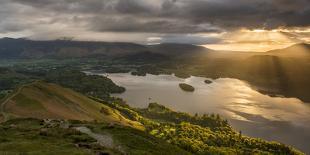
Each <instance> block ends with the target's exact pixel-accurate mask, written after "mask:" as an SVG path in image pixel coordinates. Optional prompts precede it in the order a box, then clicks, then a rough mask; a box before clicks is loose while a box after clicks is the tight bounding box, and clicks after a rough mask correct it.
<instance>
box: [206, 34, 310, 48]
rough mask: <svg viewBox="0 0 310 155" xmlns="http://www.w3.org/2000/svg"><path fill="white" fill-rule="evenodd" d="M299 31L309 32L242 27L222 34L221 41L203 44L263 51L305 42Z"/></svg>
mask: <svg viewBox="0 0 310 155" xmlns="http://www.w3.org/2000/svg"><path fill="white" fill-rule="evenodd" d="M300 33H304V34H305V33H310V29H307V30H287V29H275V30H263V29H254V30H248V29H242V30H239V31H236V32H232V33H226V34H223V36H222V38H223V40H224V41H223V42H221V43H217V44H208V45H204V46H205V47H207V48H211V49H215V50H229V51H231V50H233V51H255V52H265V51H269V50H273V49H280V48H285V47H288V46H291V45H293V44H296V43H299V42H307V41H309V38H308V36H307V35H305V36H304V37H302V36H300Z"/></svg>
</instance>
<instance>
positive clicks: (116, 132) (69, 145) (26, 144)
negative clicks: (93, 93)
mask: <svg viewBox="0 0 310 155" xmlns="http://www.w3.org/2000/svg"><path fill="white" fill-rule="evenodd" d="M63 123H64V122H63V121H53V123H47V122H44V121H42V120H38V119H14V120H9V121H7V122H5V123H2V124H0V154H51V155H53V154H55V155H58V154H99V153H109V154H111V155H114V154H122V153H121V152H126V153H127V154H132V155H141V154H158V155H159V154H160V155H166V154H167V155H169V154H180V155H183V154H190V153H188V152H186V151H184V150H182V149H180V148H178V147H176V146H173V145H171V144H168V143H166V142H165V141H162V140H160V139H157V138H154V137H152V136H150V135H148V134H147V133H145V132H143V131H140V130H136V129H133V128H130V127H124V126H118V125H113V126H111V125H109V124H106V123H94V122H93V123H91V122H79V121H70V122H65V123H69V124H70V126H69V128H63V127H62V124H63ZM79 126H87V127H89V128H90V129H91V130H92V131H94V132H95V133H98V134H101V133H103V134H106V133H109V134H110V135H112V136H113V139H114V141H115V143H116V145H117V146H116V147H115V148H107V147H104V146H100V145H99V144H98V143H96V140H95V139H92V138H91V137H89V136H88V135H86V134H83V133H80V132H78V131H77V130H75V129H74V127H79ZM120 150H121V151H120Z"/></svg>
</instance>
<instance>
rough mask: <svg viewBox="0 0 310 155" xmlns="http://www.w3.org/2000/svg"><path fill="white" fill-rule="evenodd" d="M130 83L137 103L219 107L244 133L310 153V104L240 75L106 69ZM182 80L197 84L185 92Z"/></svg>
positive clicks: (130, 96) (127, 96) (129, 95)
mask: <svg viewBox="0 0 310 155" xmlns="http://www.w3.org/2000/svg"><path fill="white" fill-rule="evenodd" d="M96 74H99V75H102V76H107V77H108V78H110V79H112V80H113V81H114V82H115V83H116V84H118V85H120V86H123V87H125V88H126V92H125V93H122V94H113V96H115V97H120V98H123V99H124V100H125V101H127V103H128V104H129V105H130V106H132V107H140V108H143V107H147V106H148V103H150V102H157V103H159V104H162V105H165V106H166V107H169V108H171V109H173V110H176V111H182V112H188V113H191V114H195V113H198V114H204V113H218V114H220V115H222V116H223V117H224V118H226V119H228V120H229V122H230V124H231V125H232V126H233V128H234V129H236V130H237V131H239V130H241V131H242V133H243V134H244V135H248V136H251V137H259V138H263V139H266V140H275V141H279V142H282V143H285V144H288V145H292V146H294V147H296V148H298V149H300V150H302V151H304V152H306V153H310V148H309V147H308V146H310V104H309V103H303V102H302V101H300V100H299V99H296V98H283V97H270V96H268V95H264V94H261V93H259V92H258V91H256V90H254V89H252V88H251V87H250V85H249V84H247V83H246V82H243V81H241V80H238V79H231V78H219V79H216V80H213V79H208V80H211V81H212V83H211V84H206V83H204V80H206V79H207V78H203V77H194V76H192V77H190V78H187V79H181V78H178V77H175V76H174V75H150V74H147V75H146V76H133V75H131V74H130V73H116V74H100V73H96ZM179 83H187V84H190V85H192V86H193V87H195V91H194V92H185V91H183V90H181V89H180V88H179Z"/></svg>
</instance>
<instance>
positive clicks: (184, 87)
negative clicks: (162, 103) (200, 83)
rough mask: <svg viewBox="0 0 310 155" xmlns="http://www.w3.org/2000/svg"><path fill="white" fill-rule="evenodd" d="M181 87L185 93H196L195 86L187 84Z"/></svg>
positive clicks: (181, 84) (182, 84)
mask: <svg viewBox="0 0 310 155" xmlns="http://www.w3.org/2000/svg"><path fill="white" fill-rule="evenodd" d="M179 87H180V88H181V89H182V90H184V91H188V92H193V91H195V88H194V87H193V86H191V85H189V84H186V83H180V84H179Z"/></svg>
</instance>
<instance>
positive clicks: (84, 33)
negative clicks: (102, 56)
mask: <svg viewBox="0 0 310 155" xmlns="http://www.w3.org/2000/svg"><path fill="white" fill-rule="evenodd" d="M0 37H13V38H29V39H34V40H52V39H59V38H63V37H72V38H73V39H74V40H87V41H109V42H134V43H140V44H158V43H187V44H195V45H202V46H205V47H208V48H212V49H216V50H234V51H257V52H263V51H267V50H271V49H277V48H284V47H287V46H290V45H292V44H296V43H310V1H309V0H0Z"/></svg>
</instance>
